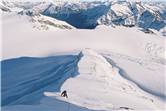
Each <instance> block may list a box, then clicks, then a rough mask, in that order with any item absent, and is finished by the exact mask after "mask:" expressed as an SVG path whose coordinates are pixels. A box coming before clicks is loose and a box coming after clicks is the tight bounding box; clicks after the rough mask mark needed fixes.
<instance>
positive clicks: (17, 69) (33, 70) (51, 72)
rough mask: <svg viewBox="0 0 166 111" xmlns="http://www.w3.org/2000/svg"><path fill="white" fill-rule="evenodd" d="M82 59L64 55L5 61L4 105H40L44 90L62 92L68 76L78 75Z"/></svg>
mask: <svg viewBox="0 0 166 111" xmlns="http://www.w3.org/2000/svg"><path fill="white" fill-rule="evenodd" d="M78 60H79V57H78V56H74V55H66V56H65V55H64V56H52V57H44V58H30V57H22V58H16V59H9V60H5V61H2V63H1V66H2V68H1V70H2V73H1V74H2V75H1V80H2V93H1V94H2V106H6V105H20V104H23V105H32V104H36V103H39V102H40V100H41V99H42V98H43V97H44V96H43V91H45V90H49V91H51V90H54V91H60V86H61V85H62V83H63V82H64V81H65V80H66V79H67V78H69V77H74V76H75V75H77V74H78V73H77V72H78V71H77V62H78ZM9 69H10V70H9ZM5 111H6V110H5Z"/></svg>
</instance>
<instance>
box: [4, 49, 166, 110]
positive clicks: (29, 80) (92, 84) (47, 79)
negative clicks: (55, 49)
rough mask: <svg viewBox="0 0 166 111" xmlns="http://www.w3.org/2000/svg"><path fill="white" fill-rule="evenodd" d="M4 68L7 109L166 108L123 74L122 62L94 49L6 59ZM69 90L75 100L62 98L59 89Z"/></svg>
mask: <svg viewBox="0 0 166 111" xmlns="http://www.w3.org/2000/svg"><path fill="white" fill-rule="evenodd" d="M62 59H63V61H62ZM13 66H14V67H13ZM20 66H21V67H20ZM5 68H7V69H8V68H10V69H11V70H8V71H7V70H5ZM23 69H24V70H23ZM19 70H20V71H19ZM2 71H4V72H2V86H3V87H2V97H3V98H2V103H3V105H4V107H2V111H3V110H4V111H22V110H25V111H45V110H47V111H53V110H57V111H91V110H93V111H114V110H160V109H163V108H164V102H163V101H162V100H160V99H158V98H156V97H155V96H152V95H150V94H148V93H146V92H144V91H142V90H141V89H140V88H139V87H137V86H136V85H135V84H133V83H132V82H130V81H128V80H126V79H124V78H123V77H121V75H120V72H119V68H118V67H115V66H113V65H112V64H110V63H109V62H107V60H106V59H105V58H104V57H103V56H101V55H100V54H98V53H96V52H95V51H92V50H90V49H86V50H83V51H82V52H81V53H80V54H79V55H78V56H59V57H56V56H55V57H47V58H18V59H11V60H5V61H3V62H2ZM18 72H19V73H18ZM11 74H12V75H14V76H15V77H13V76H12V75H11ZM21 75H24V76H21ZM9 77H10V78H9ZM16 77H17V78H16ZM69 77H71V78H69ZM38 78H40V79H38ZM67 78H69V79H67ZM66 79H67V80H66ZM64 80H66V81H65V82H64ZM63 82H64V83H63ZM13 83H15V84H13ZM62 83H63V85H62ZM61 85H62V86H61ZM63 90H67V91H68V96H69V99H63V98H59V97H57V94H58V93H57V92H59V91H63ZM18 91H19V93H18ZM124 100H127V101H124ZM9 105H10V106H9Z"/></svg>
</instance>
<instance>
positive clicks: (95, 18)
mask: <svg viewBox="0 0 166 111" xmlns="http://www.w3.org/2000/svg"><path fill="white" fill-rule="evenodd" d="M2 6H3V7H5V8H3V10H7V11H10V10H12V11H13V10H14V11H18V13H20V14H27V15H30V16H32V15H37V14H42V15H45V16H49V17H53V18H55V19H58V20H62V21H66V22H67V23H69V24H70V25H72V26H74V27H76V28H80V29H93V28H95V27H96V26H98V25H107V26H112V27H114V26H119V25H123V26H126V27H134V26H136V27H139V28H141V30H142V31H144V32H146V33H153V30H157V31H160V32H161V33H162V35H166V3H165V2H164V1H163V2H136V1H135V2H133V1H128V0H117V1H115V0H114V1H109V0H108V1H103V2H101V1H93V2H58V1H57V2H55V1H54V2H53V1H41V2H39V1H38V2H28V1H27V2H20V1H17V2H16V1H14V2H12V1H9V0H7V1H6V0H5V1H2ZM2 6H1V7H2Z"/></svg>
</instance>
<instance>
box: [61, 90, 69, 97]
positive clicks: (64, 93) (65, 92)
mask: <svg viewBox="0 0 166 111" xmlns="http://www.w3.org/2000/svg"><path fill="white" fill-rule="evenodd" d="M61 96H62V97H66V98H68V96H67V91H66V90H64V91H63V92H62V93H61Z"/></svg>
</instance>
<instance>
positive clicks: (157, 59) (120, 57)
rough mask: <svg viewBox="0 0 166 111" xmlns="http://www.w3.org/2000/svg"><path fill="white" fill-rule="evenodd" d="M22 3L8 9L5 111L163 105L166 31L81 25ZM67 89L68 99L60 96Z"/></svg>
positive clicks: (88, 110) (4, 22) (4, 35)
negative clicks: (37, 11) (77, 27)
mask: <svg viewBox="0 0 166 111" xmlns="http://www.w3.org/2000/svg"><path fill="white" fill-rule="evenodd" d="M40 5H45V3H44V4H40ZM66 5H67V6H68V5H69V4H66ZM107 5H108V4H107ZM23 6H24V5H23ZM30 6H31V5H30ZM37 6H38V5H37ZM14 7H15V6H14ZM35 7H36V6H35ZM42 7H43V6H42ZM82 7H84V8H86V5H85V6H84V5H83V6H82ZM97 7H98V5H97ZM8 8H9V10H8ZM20 8H21V9H15V10H16V12H14V11H13V10H14V9H12V8H10V7H3V9H4V11H5V12H4V11H1V14H2V36H1V37H2V38H1V39H2V41H3V42H2V62H1V63H2V103H3V104H2V105H3V107H2V110H3V111H67V110H71V111H92V110H93V111H103V110H104V111H112V110H164V105H165V104H166V103H165V101H166V100H165V97H166V93H165V89H166V87H165V79H164V78H165V64H166V60H165V38H164V37H163V36H159V35H158V34H146V33H143V32H142V31H140V30H138V27H132V28H127V27H122V26H117V27H115V28H114V27H110V26H105V25H99V26H97V27H96V29H94V30H87V29H82V30H80V29H75V28H73V27H72V26H71V25H68V24H66V23H65V22H62V21H59V20H54V19H53V18H50V17H46V16H44V15H42V14H38V13H31V11H32V10H31V9H32V8H30V10H29V9H28V10H26V11H25V10H22V6H20ZM91 8H92V7H91ZM23 9H24V8H23ZM76 9H77V8H76ZM18 10H19V13H18ZM8 11H9V12H8ZM10 11H12V12H10ZM35 11H36V10H35ZM31 14H32V15H31ZM91 19H92V18H91ZM91 23H93V22H91ZM52 24H53V26H52ZM55 24H57V25H55ZM43 25H44V28H43V27H42V26H43ZM63 25H65V26H67V27H71V28H73V30H68V28H67V30H66V28H61V26H63ZM45 26H46V27H48V28H49V29H51V30H46V29H45ZM65 26H64V27H65ZM84 49H86V50H84ZM90 49H93V50H94V51H92V50H90ZM80 51H82V53H80V54H79V55H78V53H79V52H80ZM58 55H59V56H58ZM9 69H10V70H9ZM73 74H74V75H73ZM69 77H71V78H69ZM64 89H67V91H68V94H69V99H67V100H66V99H62V98H59V97H55V96H56V95H57V94H58V93H59V91H62V90H64ZM75 89H78V90H75ZM57 92H58V93H57Z"/></svg>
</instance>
